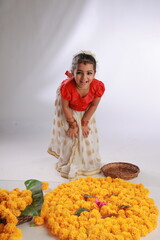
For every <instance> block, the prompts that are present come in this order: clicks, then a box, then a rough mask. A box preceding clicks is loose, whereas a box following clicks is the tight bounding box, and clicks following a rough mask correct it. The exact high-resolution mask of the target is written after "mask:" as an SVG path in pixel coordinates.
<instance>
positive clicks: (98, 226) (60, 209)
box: [40, 177, 159, 240]
mask: <svg viewBox="0 0 160 240" xmlns="http://www.w3.org/2000/svg"><path fill="white" fill-rule="evenodd" d="M148 194H149V190H148V189H146V188H145V187H144V186H143V184H134V183H131V182H129V181H124V180H122V179H118V178H115V179H112V178H111V177H107V178H104V177H101V178H96V177H86V178H80V179H78V180H75V181H71V182H69V183H63V184H61V185H59V186H58V187H57V188H56V189H54V190H52V191H50V192H49V193H47V194H46V195H45V197H44V203H43V206H42V210H41V214H40V216H41V218H43V219H44V222H45V225H46V227H47V228H48V229H49V230H50V232H51V233H52V234H53V236H56V237H58V238H59V239H61V240H106V239H107V240H139V239H140V238H141V237H142V236H145V235H147V234H148V233H149V232H151V231H152V230H153V229H155V228H156V227H157V223H158V215H159V211H158V208H157V206H156V205H155V203H154V200H153V199H152V198H149V197H148Z"/></svg>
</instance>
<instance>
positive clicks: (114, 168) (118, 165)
mask: <svg viewBox="0 0 160 240" xmlns="http://www.w3.org/2000/svg"><path fill="white" fill-rule="evenodd" d="M101 171H102V172H103V174H104V175H105V176H106V177H108V176H109V177H112V178H121V179H125V180H129V179H133V178H136V177H137V176H138V174H139V173H140V169H139V167H138V166H136V165H134V164H131V163H125V162H113V163H108V164H106V165H104V166H103V167H102V168H101Z"/></svg>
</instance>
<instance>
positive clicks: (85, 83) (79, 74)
mask: <svg viewBox="0 0 160 240" xmlns="http://www.w3.org/2000/svg"><path fill="white" fill-rule="evenodd" d="M73 76H74V79H75V82H76V84H77V85H78V87H79V88H82V89H87V88H88V87H89V85H90V83H91V82H92V80H93V78H94V76H95V71H94V69H93V64H91V63H87V64H84V63H79V64H77V66H76V68H75V69H74V71H73Z"/></svg>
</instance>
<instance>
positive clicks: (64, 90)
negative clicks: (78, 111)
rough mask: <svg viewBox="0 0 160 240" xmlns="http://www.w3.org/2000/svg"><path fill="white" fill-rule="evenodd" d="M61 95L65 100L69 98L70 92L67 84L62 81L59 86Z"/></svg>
mask: <svg viewBox="0 0 160 240" xmlns="http://www.w3.org/2000/svg"><path fill="white" fill-rule="evenodd" d="M60 92H61V97H62V98H63V99H65V100H68V101H70V100H71V92H70V91H69V86H68V84H67V83H65V82H62V84H61V87H60Z"/></svg>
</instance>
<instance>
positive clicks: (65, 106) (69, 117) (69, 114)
mask: <svg viewBox="0 0 160 240" xmlns="http://www.w3.org/2000/svg"><path fill="white" fill-rule="evenodd" d="M62 108H63V111H64V114H65V117H66V120H67V121H72V120H74V118H73V115H72V112H71V109H70V107H69V101H68V100H65V99H63V98H62Z"/></svg>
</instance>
